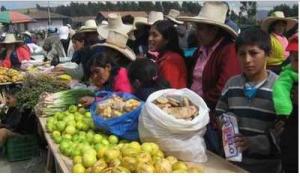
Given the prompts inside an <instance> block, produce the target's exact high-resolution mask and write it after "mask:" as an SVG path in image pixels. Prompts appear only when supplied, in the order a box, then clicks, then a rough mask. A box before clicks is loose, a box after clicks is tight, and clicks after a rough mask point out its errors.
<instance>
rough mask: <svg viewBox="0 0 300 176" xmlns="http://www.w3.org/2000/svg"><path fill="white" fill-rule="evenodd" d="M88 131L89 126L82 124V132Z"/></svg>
mask: <svg viewBox="0 0 300 176" xmlns="http://www.w3.org/2000/svg"><path fill="white" fill-rule="evenodd" d="M88 129H89V126H88V124H86V123H84V122H83V123H82V130H83V131H87V130H88Z"/></svg>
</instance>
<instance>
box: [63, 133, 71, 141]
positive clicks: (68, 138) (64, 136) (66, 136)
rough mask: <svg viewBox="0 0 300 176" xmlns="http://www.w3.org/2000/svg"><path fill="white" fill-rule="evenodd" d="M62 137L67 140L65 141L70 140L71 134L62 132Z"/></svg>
mask: <svg viewBox="0 0 300 176" xmlns="http://www.w3.org/2000/svg"><path fill="white" fill-rule="evenodd" d="M62 137H63V139H64V140H67V141H71V140H72V136H71V135H70V134H66V133H64V134H63V135H62Z"/></svg>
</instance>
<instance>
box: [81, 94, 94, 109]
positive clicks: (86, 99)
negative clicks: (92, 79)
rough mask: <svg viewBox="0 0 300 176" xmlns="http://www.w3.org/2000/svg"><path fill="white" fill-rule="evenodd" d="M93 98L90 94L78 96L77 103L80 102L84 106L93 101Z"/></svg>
mask: <svg viewBox="0 0 300 176" xmlns="http://www.w3.org/2000/svg"><path fill="white" fill-rule="evenodd" d="M94 100H95V98H94V97H90V96H84V97H82V98H80V100H79V103H80V104H82V105H83V106H84V107H87V106H89V105H91V104H92V103H93V102H94Z"/></svg>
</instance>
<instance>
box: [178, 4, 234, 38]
mask: <svg viewBox="0 0 300 176" xmlns="http://www.w3.org/2000/svg"><path fill="white" fill-rule="evenodd" d="M227 11H228V6H227V5H226V4H225V3H224V2H215V1H212V2H204V5H203V7H202V8H201V10H200V12H199V14H198V15H197V16H193V17H190V16H180V17H178V18H177V19H179V20H182V21H187V22H194V23H204V24H210V25H214V26H217V27H220V28H221V29H223V30H224V31H226V32H228V33H229V34H230V35H231V36H232V37H234V38H236V37H237V35H238V34H237V33H236V32H235V31H234V30H233V29H232V28H231V27H230V26H228V25H226V24H225V20H226V14H227Z"/></svg>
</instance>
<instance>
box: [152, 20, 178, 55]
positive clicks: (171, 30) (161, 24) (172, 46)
mask: <svg viewBox="0 0 300 176" xmlns="http://www.w3.org/2000/svg"><path fill="white" fill-rule="evenodd" d="M152 27H154V28H155V29H156V30H157V31H158V32H159V33H160V34H161V35H162V36H163V38H164V39H166V40H167V41H168V43H167V44H166V45H165V46H164V48H161V49H160V50H161V51H166V50H171V51H174V52H176V53H178V54H180V55H181V56H183V51H182V50H181V49H180V47H179V41H178V34H177V30H176V28H175V27H174V25H173V24H172V23H171V22H169V21H167V20H159V21H156V22H155V23H154V24H153V25H152Z"/></svg>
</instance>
